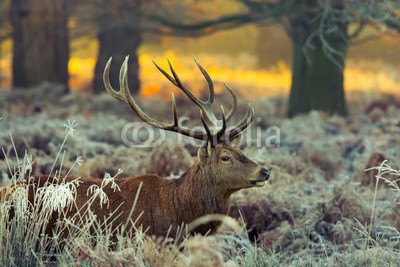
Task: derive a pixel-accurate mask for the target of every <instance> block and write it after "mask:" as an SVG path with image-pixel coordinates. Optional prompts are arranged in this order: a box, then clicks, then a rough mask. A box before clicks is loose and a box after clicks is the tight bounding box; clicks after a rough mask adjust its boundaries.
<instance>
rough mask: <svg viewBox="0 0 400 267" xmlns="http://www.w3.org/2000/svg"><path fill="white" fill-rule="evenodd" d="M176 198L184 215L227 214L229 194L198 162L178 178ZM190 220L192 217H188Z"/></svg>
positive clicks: (195, 216) (194, 216)
mask: <svg viewBox="0 0 400 267" xmlns="http://www.w3.org/2000/svg"><path fill="white" fill-rule="evenodd" d="M177 183H178V186H177V187H176V188H177V190H176V192H175V200H176V201H177V203H178V204H179V205H180V206H179V207H181V211H182V215H183V216H184V217H193V219H195V218H197V217H200V216H202V215H206V214H227V213H228V212H229V206H230V205H229V195H226V194H223V193H222V192H221V191H220V188H219V187H218V185H217V184H216V183H215V179H214V177H210V176H209V173H208V171H207V169H205V168H202V167H201V166H200V165H199V164H198V163H197V162H196V163H195V164H194V165H193V166H192V167H190V169H189V170H188V171H187V172H186V173H184V174H183V175H182V176H181V177H180V178H179V179H178V180H177ZM186 219H188V220H190V218H186Z"/></svg>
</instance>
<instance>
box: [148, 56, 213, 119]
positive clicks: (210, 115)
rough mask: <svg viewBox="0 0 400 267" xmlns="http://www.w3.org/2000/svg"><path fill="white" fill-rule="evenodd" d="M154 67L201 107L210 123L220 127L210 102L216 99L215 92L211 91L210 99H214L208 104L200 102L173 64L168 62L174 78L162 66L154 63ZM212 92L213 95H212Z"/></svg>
mask: <svg viewBox="0 0 400 267" xmlns="http://www.w3.org/2000/svg"><path fill="white" fill-rule="evenodd" d="M153 63H154V65H155V66H156V67H157V69H158V70H159V71H160V72H161V73H162V74H163V75H164V76H165V77H166V78H167V79H168V80H169V81H170V82H171V83H172V84H173V85H175V86H176V87H178V88H179V89H181V91H182V92H183V93H184V94H185V95H187V96H188V97H189V99H190V100H192V101H193V102H194V103H195V104H196V105H197V106H199V107H200V108H201V109H202V110H203V112H204V113H205V114H206V116H207V118H208V120H209V121H211V122H212V123H213V124H214V125H218V122H219V120H218V119H217V118H216V117H215V114H214V112H213V110H212V103H213V100H212V101H211V102H210V99H213V98H214V90H213V89H212V90H210V97H211V96H212V98H209V100H208V101H207V102H205V101H202V100H200V99H199V98H197V97H196V96H195V95H194V94H193V93H192V92H191V91H190V90H189V89H188V88H187V87H186V86H185V85H184V84H183V82H182V81H181V79H180V78H179V76H178V74H177V73H176V72H175V69H174V68H173V67H172V64H171V62H170V61H169V60H168V65H169V68H170V70H171V73H172V75H173V77H172V76H171V75H169V74H168V73H167V72H166V71H165V70H163V69H162V68H161V67H160V66H158V65H157V63H155V62H154V61H153ZM211 92H212V93H211Z"/></svg>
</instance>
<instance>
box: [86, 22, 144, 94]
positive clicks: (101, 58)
mask: <svg viewBox="0 0 400 267" xmlns="http://www.w3.org/2000/svg"><path fill="white" fill-rule="evenodd" d="M98 41H99V54H98V57H97V62H96V67H95V73H94V81H93V91H94V93H96V94H98V93H102V92H105V89H104V84H103V71H104V67H105V66H106V63H107V61H108V59H109V58H110V57H112V58H113V61H112V64H111V68H110V83H111V85H112V86H113V87H114V88H119V70H120V68H121V65H122V62H123V61H124V59H125V56H127V55H130V57H129V62H128V84H129V88H130V91H131V93H132V94H136V93H137V92H138V91H139V89H140V81H139V60H138V55H137V50H138V48H139V45H140V43H141V41H142V36H141V33H140V32H139V31H137V30H132V29H129V28H127V27H123V26H120V27H118V28H113V29H108V30H104V31H102V32H100V33H99V34H98Z"/></svg>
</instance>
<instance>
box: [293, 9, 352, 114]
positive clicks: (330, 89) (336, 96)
mask: <svg viewBox="0 0 400 267" xmlns="http://www.w3.org/2000/svg"><path fill="white" fill-rule="evenodd" d="M338 2H340V1H338ZM308 15H310V14H302V15H301V16H299V17H297V18H295V19H293V20H292V21H291V28H292V36H291V37H292V41H293V66H292V86H291V90H290V96H289V107H288V116H289V117H292V116H294V115H296V114H299V113H306V112H309V111H311V110H314V109H315V110H321V111H324V112H327V113H328V114H338V115H342V116H344V115H346V103H345V97H344V89H343V69H344V61H345V53H346V47H347V43H346V40H345V39H344V38H343V36H341V35H340V34H337V33H325V34H324V37H325V41H326V43H325V45H326V44H328V45H329V46H330V47H331V48H333V49H334V50H335V51H336V52H339V53H341V54H342V55H343V56H337V55H332V56H333V57H334V59H332V58H330V57H329V56H328V54H327V52H326V49H325V48H326V46H325V47H324V43H323V42H322V41H321V40H320V38H319V37H316V38H314V40H312V42H311V45H312V46H313V47H312V48H310V49H307V47H306V49H307V54H305V53H304V49H305V44H306V42H307V39H308V38H309V37H310V35H311V34H313V33H315V32H316V31H317V30H318V29H317V27H319V26H320V23H321V21H320V20H315V21H314V22H312V23H311V24H310V23H309V22H310V16H308ZM338 27H339V29H340V31H341V32H343V33H345V32H346V29H347V25H346V24H338Z"/></svg>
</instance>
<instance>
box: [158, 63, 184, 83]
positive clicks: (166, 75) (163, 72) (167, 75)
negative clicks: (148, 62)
mask: <svg viewBox="0 0 400 267" xmlns="http://www.w3.org/2000/svg"><path fill="white" fill-rule="evenodd" d="M168 62H169V61H168ZM153 64H154V65H155V66H156V68H157V69H158V70H159V71H160V72H161V73H162V74H164V76H165V77H166V78H167V79H168V80H169V81H170V82H171V83H172V84H173V85H175V86H176V87H179V85H178V84H177V83H176V81H175V79H174V78H173V77H171V75H169V74H168V73H167V72H166V71H165V70H163V69H162V68H161V67H160V66H158V65H157V63H156V62H155V61H154V60H153Z"/></svg>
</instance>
